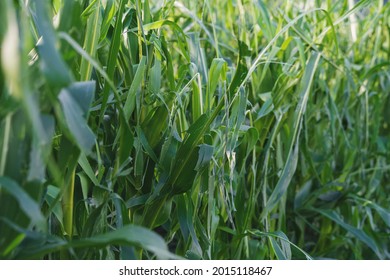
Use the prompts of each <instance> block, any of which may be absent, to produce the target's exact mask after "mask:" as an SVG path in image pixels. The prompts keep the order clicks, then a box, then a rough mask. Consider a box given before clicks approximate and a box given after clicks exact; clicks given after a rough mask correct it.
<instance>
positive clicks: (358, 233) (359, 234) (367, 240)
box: [311, 208, 383, 259]
mask: <svg viewBox="0 0 390 280" xmlns="http://www.w3.org/2000/svg"><path fill="white" fill-rule="evenodd" d="M311 210H312V211H315V212H318V213H320V214H321V215H323V216H325V217H327V218H328V219H331V220H332V221H333V222H335V223H336V224H338V225H339V226H341V227H342V228H344V229H345V230H346V231H348V232H350V233H351V234H352V235H354V236H355V237H356V238H357V239H359V240H360V241H362V242H363V243H364V244H366V245H367V246H368V247H369V248H370V249H371V250H372V251H374V253H375V254H376V255H377V256H378V257H379V258H380V259H382V258H383V254H382V252H381V249H380V248H379V246H378V245H377V244H376V243H375V240H374V239H372V238H371V237H370V236H368V235H367V233H365V232H364V231H363V230H362V229H358V228H355V227H353V226H351V225H350V224H347V223H346V222H344V220H343V218H342V217H341V216H340V214H339V213H337V212H336V211H334V210H325V209H318V208H311Z"/></svg>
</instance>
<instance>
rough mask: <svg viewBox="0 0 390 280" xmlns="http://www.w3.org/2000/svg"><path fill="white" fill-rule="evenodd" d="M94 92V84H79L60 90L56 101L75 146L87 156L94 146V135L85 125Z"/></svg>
mask: <svg viewBox="0 0 390 280" xmlns="http://www.w3.org/2000/svg"><path fill="white" fill-rule="evenodd" d="M94 91H95V83H94V82H80V83H75V84H73V85H71V86H70V87H68V88H64V89H62V90H61V92H60V94H59V97H58V99H59V100H60V103H61V105H62V110H63V112H64V116H65V121H66V124H67V128H68V129H69V132H70V133H71V135H72V136H73V137H74V141H75V144H76V145H77V146H78V147H79V148H80V149H81V151H83V152H84V153H85V154H89V153H90V151H91V148H92V146H93V145H94V144H95V135H94V134H93V132H92V131H91V129H90V128H89V127H88V125H87V121H86V118H87V114H88V110H89V106H90V104H91V102H92V97H93V94H94Z"/></svg>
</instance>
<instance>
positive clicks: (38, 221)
mask: <svg viewBox="0 0 390 280" xmlns="http://www.w3.org/2000/svg"><path fill="white" fill-rule="evenodd" d="M1 189H4V190H6V191H7V192H8V193H9V194H11V195H12V196H13V197H14V198H15V199H16V201H17V202H18V204H19V207H20V209H21V210H22V211H23V212H24V213H25V214H26V215H27V216H28V217H29V218H30V220H31V222H32V224H33V225H36V226H37V227H38V229H40V230H44V229H45V228H46V219H45V218H44V216H43V215H42V212H41V209H40V207H39V205H38V203H37V202H36V201H34V200H33V199H32V198H31V197H30V195H28V193H27V192H26V191H25V190H24V189H23V188H21V187H20V186H19V184H18V183H16V182H15V181H13V180H11V179H9V178H7V177H0V190H1Z"/></svg>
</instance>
